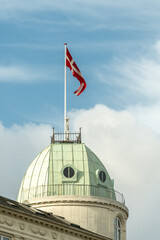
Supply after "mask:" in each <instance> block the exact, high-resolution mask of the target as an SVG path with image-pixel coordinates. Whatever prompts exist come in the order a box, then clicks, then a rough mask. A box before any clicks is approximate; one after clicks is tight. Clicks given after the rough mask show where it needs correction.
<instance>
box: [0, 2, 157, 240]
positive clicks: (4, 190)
mask: <svg viewBox="0 0 160 240" xmlns="http://www.w3.org/2000/svg"><path fill="white" fill-rule="evenodd" d="M0 6H1V7H0V52H1V54H0V109H1V114H0V146H1V147H0V152H1V153H0V154H1V155H0V158H1V169H0V182H1V184H0V192H1V195H4V196H6V197H10V198H13V199H16V196H17V192H18V188H19V186H20V182H21V179H22V177H23V175H24V173H25V171H26V169H27V167H28V166H29V164H30V163H31V161H32V160H33V159H34V157H36V155H37V154H38V153H39V151H41V150H42V149H43V148H44V147H45V146H47V145H48V144H49V141H50V140H49V137H50V135H51V126H55V128H56V130H57V131H59V130H62V131H63V112H64V110H63V102H64V99H63V92H64V43H65V42H67V44H68V48H69V50H70V52H71V54H72V56H73V58H74V60H75V62H76V63H77V65H78V67H79V68H80V70H81V72H82V74H83V77H84V78H85V80H86V82H87V88H86V90H85V91H84V92H83V93H82V94H81V95H80V96H79V97H77V96H76V95H74V94H73V92H74V91H75V90H76V89H77V88H78V87H79V82H78V81H77V80H76V79H75V78H73V77H72V73H71V72H70V71H69V70H67V94H68V97H67V102H68V106H67V108H68V115H69V116H70V120H71V128H72V129H78V128H79V127H83V128H82V131H83V139H84V141H85V143H86V144H87V145H88V146H89V147H90V148H91V149H92V150H93V151H95V153H96V154H97V155H98V156H99V157H100V159H101V160H102V161H103V163H104V164H105V166H106V167H107V169H108V171H109V173H110V175H111V177H112V178H114V179H115V187H116V190H118V191H120V192H123V193H124V195H125V196H126V204H127V206H128V207H129V210H130V217H129V220H128V229H127V232H128V239H130V240H135V239H136V240H141V239H145V240H149V239H153V238H157V236H159V221H160V217H159V216H158V214H157V212H158V211H160V204H159V203H160V192H159V190H158V189H159V183H160V177H159V176H160V174H159V169H160V161H159V156H160V124H159V122H160V111H159V109H160V30H159V22H160V3H159V1H156V0H152V1H147V0H141V1H138V0H136V1H134V2H133V1H130V0H128V1H126V0H119V1H109V0H107V1H106V0H99V1H94V0H92V1H91V0H85V1H84V0H81V1H80V0H76V1H71V0H68V1H67V2H66V1H63V0H59V1H57V2H55V1H52V0H39V1H38V0H32V1H31V0H27V1H21V0H14V1H12V0H0ZM95 136H96V137H95ZM8 148H9V150H8ZM4 159H5V161H4ZM6 174H8V176H9V177H8V178H7V179H6ZM4 179H5V180H4ZM2 183H3V184H2ZM144 199H145V202H144ZM153 206H154V207H153ZM148 216H149V217H148ZM153 219H155V221H153ZM151 229H153V231H151Z"/></svg>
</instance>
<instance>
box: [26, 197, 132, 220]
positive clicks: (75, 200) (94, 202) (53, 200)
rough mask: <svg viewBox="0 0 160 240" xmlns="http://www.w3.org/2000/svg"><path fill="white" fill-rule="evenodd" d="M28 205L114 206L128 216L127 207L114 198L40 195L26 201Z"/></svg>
mask: <svg viewBox="0 0 160 240" xmlns="http://www.w3.org/2000/svg"><path fill="white" fill-rule="evenodd" d="M27 203H28V204H29V205H30V206H34V207H37V208H38V207H43V206H46V207H47V206H51V205H70V204H71V205H74V204H75V205H82V204H83V205H88V206H98V207H102V208H103V207H104V208H114V209H117V210H120V211H121V212H123V213H124V215H125V218H126V219H127V218H128V216H129V210H128V208H127V207H126V206H125V205H124V204H122V203H119V202H117V201H115V200H108V199H107V200H106V199H104V198H95V197H94V198H92V197H75V196H74V197H70V196H65V197H62V196H61V197H57V196H53V197H42V198H36V199H31V200H29V201H28V202H27Z"/></svg>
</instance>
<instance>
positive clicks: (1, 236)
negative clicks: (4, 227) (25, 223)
mask: <svg viewBox="0 0 160 240" xmlns="http://www.w3.org/2000/svg"><path fill="white" fill-rule="evenodd" d="M0 240H11V238H9V237H6V236H3V235H0Z"/></svg>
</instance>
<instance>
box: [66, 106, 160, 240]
mask: <svg viewBox="0 0 160 240" xmlns="http://www.w3.org/2000/svg"><path fill="white" fill-rule="evenodd" d="M133 112H134V111H133V109H132V113H131V112H129V111H127V110H124V111H115V110H112V109H109V108H108V107H106V106H105V105H96V106H95V107H94V108H92V109H89V110H80V111H78V110H77V111H75V112H72V113H70V116H71V120H72V123H73V125H74V129H77V128H79V127H82V129H83V130H82V136H83V140H84V142H85V143H86V144H87V145H88V146H89V147H90V148H91V149H92V150H93V151H94V152H95V153H96V154H97V156H99V158H100V159H101V160H102V162H103V163H104V165H105V166H106V168H107V169H108V171H109V174H110V176H111V177H112V178H114V179H115V189H116V190H118V191H120V192H123V193H124V196H125V197H126V204H127V206H128V207H129V209H130V219H129V221H128V230H127V232H128V239H131V240H132V239H137V240H141V239H143V238H145V239H146V240H149V239H150V234H149V233H148V231H147V229H146V226H147V228H148V229H151V228H152V227H153V228H154V229H155V232H154V233H153V238H156V236H157V229H159V227H158V224H159V216H158V215H157V214H156V212H157V211H159V210H160V205H159V201H158V200H157V199H160V191H159V190H158V189H159V183H160V174H159V169H160V161H159V156H160V138H159V135H157V134H156V133H155V131H152V129H151V128H150V127H149V126H148V125H147V124H144V122H142V121H137V120H136V118H135V116H136V114H135V116H134V114H133ZM144 112H145V109H144ZM135 113H136V110H135ZM146 115H147V114H146ZM153 206H154V207H153ZM153 209H154V210H153ZM153 219H154V221H153ZM149 231H150V230H149ZM142 233H143V235H141V234H142ZM142 236H143V237H142Z"/></svg>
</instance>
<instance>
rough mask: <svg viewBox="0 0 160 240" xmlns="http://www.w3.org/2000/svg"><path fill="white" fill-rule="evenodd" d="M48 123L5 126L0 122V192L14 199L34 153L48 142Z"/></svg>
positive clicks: (49, 130)
mask: <svg viewBox="0 0 160 240" xmlns="http://www.w3.org/2000/svg"><path fill="white" fill-rule="evenodd" d="M51 133H52V129H51V127H50V126H49V125H35V124H26V125H24V126H20V125H13V126H12V127H11V128H6V127H4V126H3V125H2V123H0V164H1V167H0V194H1V195H2V196H5V197H9V198H12V199H13V198H14V199H16V197H17V193H18V189H19V187H20V183H21V180H22V177H23V175H24V173H25V171H26V170H27V168H28V166H29V165H30V163H31V162H32V160H33V159H34V158H35V157H36V155H37V154H38V153H39V152H40V151H42V150H43V148H45V147H46V146H47V145H49V144H50V136H51Z"/></svg>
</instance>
